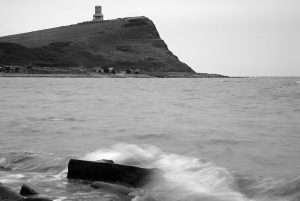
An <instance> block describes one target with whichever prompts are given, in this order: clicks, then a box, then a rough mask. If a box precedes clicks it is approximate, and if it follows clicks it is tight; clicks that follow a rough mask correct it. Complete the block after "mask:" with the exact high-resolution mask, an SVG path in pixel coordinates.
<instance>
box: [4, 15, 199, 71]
mask: <svg viewBox="0 0 300 201" xmlns="http://www.w3.org/2000/svg"><path fill="white" fill-rule="evenodd" d="M1 63H2V64H16V65H27V64H29V63H31V64H32V65H33V66H37V67H48V68H47V69H49V67H53V69H57V67H59V68H62V69H74V68H78V69H81V70H82V69H83V70H84V71H90V70H91V69H93V68H94V67H99V66H101V67H103V66H112V67H115V68H117V69H119V70H124V69H128V68H131V69H140V70H142V71H145V72H150V73H151V72H185V73H194V71H193V70H192V69H191V68H190V67H189V66H188V65H186V64H184V63H182V62H181V61H179V59H178V58H177V57H176V56H175V55H174V54H173V53H172V52H171V51H170V50H169V49H168V47H167V45H166V43H165V42H164V41H163V40H162V39H161V38H160V36H159V33H158V31H157V29H156V27H155V25H154V23H153V22H152V21H151V20H150V19H148V18H146V17H136V18H122V19H116V20H109V21H103V22H84V23H79V24H76V25H70V26H63V27H58V28H52V29H46V30H41V31H34V32H29V33H24V34H17V35H11V36H5V37H0V64H1ZM54 67H56V68H54Z"/></svg>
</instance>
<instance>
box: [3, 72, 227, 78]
mask: <svg viewBox="0 0 300 201" xmlns="http://www.w3.org/2000/svg"><path fill="white" fill-rule="evenodd" d="M0 77H53V78H229V77H227V76H223V75H218V74H207V73H178V72H158V73H149V74H99V73H82V74H76V73H55V74H54V73H49V74H44V73H43V74H41V73H37V74H36V73H34V74H30V73H0Z"/></svg>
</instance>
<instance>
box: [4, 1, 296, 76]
mask: <svg viewBox="0 0 300 201" xmlns="http://www.w3.org/2000/svg"><path fill="white" fill-rule="evenodd" d="M95 5H102V6H103V13H104V18H105V19H114V18H120V17H131V16H147V17H149V18H150V19H151V20H153V21H154V23H155V25H156V27H157V29H158V31H159V33H160V35H161V37H162V39H164V40H165V42H166V43H167V44H168V46H169V49H170V50H171V51H172V52H173V53H174V54H175V55H177V56H178V57H179V59H180V60H181V61H183V62H185V63H187V64H188V65H189V66H191V67H192V68H193V69H194V70H195V71H197V72H207V73H219V74H225V75H232V76H300V0H0V36H5V35H10V34H17V33H23V32H28V31H35V30H40V29H45V28H51V27H57V26H62V25H69V24H74V23H78V22H82V21H88V20H91V19H92V15H93V12H94V6H95Z"/></svg>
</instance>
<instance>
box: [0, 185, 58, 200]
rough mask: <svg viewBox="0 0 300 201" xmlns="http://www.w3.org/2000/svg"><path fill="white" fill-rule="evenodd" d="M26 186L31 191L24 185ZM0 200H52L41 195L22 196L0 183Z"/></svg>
mask: <svg viewBox="0 0 300 201" xmlns="http://www.w3.org/2000/svg"><path fill="white" fill-rule="evenodd" d="M23 186H24V185H23ZM23 186H22V188H23ZM26 188H28V189H30V190H31V191H32V192H33V191H34V190H33V189H31V188H29V187H28V186H26ZM34 192H35V191H34ZM0 201H52V200H50V199H48V198H42V197H30V198H24V197H23V196H21V195H19V194H18V193H16V192H14V191H13V190H11V189H10V188H9V187H7V186H4V185H3V184H0Z"/></svg>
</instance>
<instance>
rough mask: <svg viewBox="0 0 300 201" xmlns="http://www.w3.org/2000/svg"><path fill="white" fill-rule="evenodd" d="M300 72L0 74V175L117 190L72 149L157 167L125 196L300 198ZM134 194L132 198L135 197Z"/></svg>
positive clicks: (77, 193) (68, 191)
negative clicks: (91, 175)
mask: <svg viewBox="0 0 300 201" xmlns="http://www.w3.org/2000/svg"><path fill="white" fill-rule="evenodd" d="M299 83H300V78H298V77H292V78H234V79H233V78H229V79H159V78H153V79H152V78H149V79H138V78H128V79H114V78H103V79H96V78H4V77H2V78H0V86H1V87H0V128H1V130H0V182H1V183H4V184H6V185H9V186H10V187H11V188H13V189H15V190H16V191H17V190H19V189H20V186H21V184H23V183H27V184H30V185H31V186H32V187H33V188H35V189H36V190H37V191H39V192H40V193H42V194H44V195H47V196H49V198H51V199H54V200H122V199H124V198H121V197H120V196H118V194H116V193H115V192H109V191H105V190H101V189H100V190H99V189H98V190H96V189H93V188H92V187H91V186H90V185H87V184H86V183H84V182H80V181H68V180H67V179H66V173H67V163H68V161H69V159H71V158H77V159H85V160H100V159H112V160H114V161H115V162H116V163H121V164H127V165H136V166H140V167H146V168H159V169H161V170H162V172H163V174H162V175H161V176H160V178H156V179H155V180H153V181H151V182H149V184H148V185H146V186H145V187H144V188H143V189H137V191H136V192H135V193H136V195H133V196H131V198H130V199H131V200H133V201H138V200H161V201H183V200H184V201H299V200H300V84H299ZM130 199H129V200H130Z"/></svg>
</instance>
